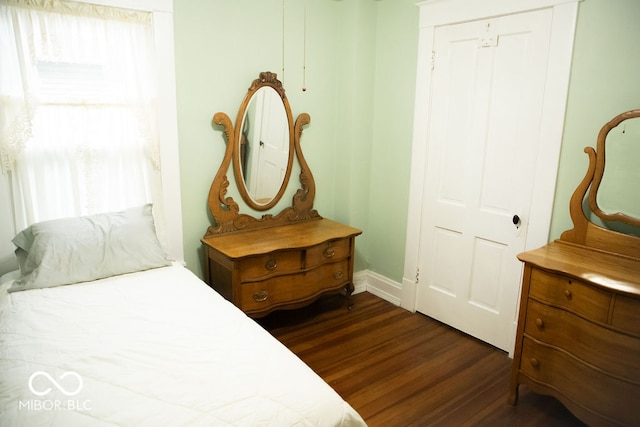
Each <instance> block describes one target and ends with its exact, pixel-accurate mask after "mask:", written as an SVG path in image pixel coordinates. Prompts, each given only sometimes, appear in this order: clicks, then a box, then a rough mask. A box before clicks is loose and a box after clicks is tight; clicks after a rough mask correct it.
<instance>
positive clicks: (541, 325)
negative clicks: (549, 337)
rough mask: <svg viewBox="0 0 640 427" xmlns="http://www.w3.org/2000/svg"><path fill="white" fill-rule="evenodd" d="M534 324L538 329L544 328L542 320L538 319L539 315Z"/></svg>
mask: <svg viewBox="0 0 640 427" xmlns="http://www.w3.org/2000/svg"><path fill="white" fill-rule="evenodd" d="M536 326H537V327H538V329H542V328H544V320H542V319H540V318H539V317H538V318H537V319H536Z"/></svg>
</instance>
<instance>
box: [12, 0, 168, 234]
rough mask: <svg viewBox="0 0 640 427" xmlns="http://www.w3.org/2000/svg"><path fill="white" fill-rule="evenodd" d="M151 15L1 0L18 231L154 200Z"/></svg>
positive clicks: (47, 0)
mask: <svg viewBox="0 0 640 427" xmlns="http://www.w3.org/2000/svg"><path fill="white" fill-rule="evenodd" d="M155 88H156V81H155V75H154V53H153V26H152V18H151V14H148V13H143V12H133V11H126V10H121V9H115V8H109V7H105V6H96V5H90V4H85V3H75V2H67V1H57V0H0V111H1V112H0V132H1V133H0V160H1V161H2V169H3V172H5V173H8V174H9V177H10V180H11V187H12V192H13V194H12V196H13V200H14V211H15V222H16V224H15V225H16V230H18V231H19V230H21V229H22V228H24V227H26V226H28V225H29V224H32V223H34V222H37V221H42V220H46V219H53V218H60V217H66V216H76V215H86V214H92V213H97V212H105V211H113V210H121V209H125V208H127V207H130V206H134V205H139V204H143V203H147V202H152V201H153V200H154V199H156V200H158V199H160V198H159V197H154V195H159V194H160V191H161V188H160V174H159V166H160V165H159V149H158V136H157V130H156V129H157V127H156V126H157V123H156V120H155V119H156V105H155V103H156V92H155Z"/></svg>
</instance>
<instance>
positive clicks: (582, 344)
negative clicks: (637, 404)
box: [524, 300, 640, 384]
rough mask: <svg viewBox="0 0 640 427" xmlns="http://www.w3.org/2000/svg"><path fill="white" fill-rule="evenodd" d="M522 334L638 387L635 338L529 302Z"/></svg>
mask: <svg viewBox="0 0 640 427" xmlns="http://www.w3.org/2000/svg"><path fill="white" fill-rule="evenodd" d="M524 332H525V334H526V335H528V336H530V337H533V338H535V339H537V340H539V341H542V342H544V343H546V344H550V345H553V346H556V347H559V348H562V349H565V350H566V351H567V352H569V353H571V354H573V355H574V356H576V357H577V358H579V359H581V360H583V361H585V362H587V363H590V364H591V365H594V366H598V367H599V368H601V369H603V370H604V371H606V372H609V373H611V374H613V375H618V376H621V377H624V378H628V379H631V380H632V381H635V382H636V383H638V384H640V363H639V360H638V354H640V339H639V338H635V337H632V336H629V335H626V334H622V333H619V332H616V331H614V330H611V329H609V328H606V327H602V326H599V325H596V324H593V323H591V322H589V321H587V320H585V319H583V318H581V317H578V316H576V315H574V314H572V313H570V312H568V311H564V310H561V309H558V308H554V307H550V306H547V305H544V304H541V303H539V302H536V301H533V300H529V305H528V306H527V315H526V319H525V331H524Z"/></svg>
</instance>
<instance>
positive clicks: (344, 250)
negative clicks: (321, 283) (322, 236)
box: [305, 239, 351, 268]
mask: <svg viewBox="0 0 640 427" xmlns="http://www.w3.org/2000/svg"><path fill="white" fill-rule="evenodd" d="M350 254H351V239H339V240H330V241H328V242H324V243H322V244H320V245H317V246H313V247H311V248H309V249H307V258H306V261H305V264H306V265H305V266H306V267H307V268H313V267H316V266H318V265H321V264H324V263H326V262H331V261H336V260H340V259H343V258H346V257H348V256H349V255H350Z"/></svg>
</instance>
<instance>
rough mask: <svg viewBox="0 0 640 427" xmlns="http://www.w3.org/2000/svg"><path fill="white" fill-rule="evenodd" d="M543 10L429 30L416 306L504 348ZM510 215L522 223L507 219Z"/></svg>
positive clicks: (538, 82)
mask: <svg viewBox="0 0 640 427" xmlns="http://www.w3.org/2000/svg"><path fill="white" fill-rule="evenodd" d="M551 16H552V15H551V12H550V11H549V10H541V11H536V12H528V13H521V14H516V15H510V16H503V17H498V18H492V19H489V20H481V21H474V22H467V23H464V24H456V25H448V26H443V27H438V28H436V32H435V38H434V46H435V62H434V70H433V71H432V73H433V74H432V78H431V82H432V98H431V103H432V104H431V108H430V111H431V116H430V123H429V135H428V143H427V147H428V148H427V149H428V152H427V169H426V171H425V184H424V189H425V193H424V197H423V200H424V202H423V209H422V212H423V218H422V224H423V225H424V226H423V228H422V234H421V246H420V247H421V249H420V254H419V267H420V271H422V272H423V273H422V274H421V279H420V282H419V284H418V290H417V292H418V294H417V310H418V311H421V312H423V313H425V314H427V315H429V316H431V317H434V318H436V319H438V320H441V321H443V322H445V323H447V324H450V325H451V326H454V327H456V328H458V329H460V330H462V331H464V332H467V333H469V334H471V335H474V336H476V337H478V338H480V339H482V340H484V341H487V342H489V343H491V344H493V345H495V346H497V347H499V348H502V349H505V350H509V346H510V345H511V344H512V339H513V338H512V337H513V327H514V321H515V315H516V308H517V299H518V294H519V287H520V276H521V271H522V268H521V265H520V262H519V261H518V260H517V258H516V255H517V254H518V253H519V252H521V251H522V250H524V244H525V238H526V229H527V218H528V213H529V209H530V200H531V196H532V189H533V177H534V173H535V165H536V153H537V148H538V144H539V136H540V131H539V126H540V120H541V117H542V108H543V95H542V94H543V93H544V85H545V77H546V62H547V55H548V46H549V35H550V28H551ZM514 215H518V216H519V217H520V218H521V223H519V224H517V225H514V223H513V221H512V219H513V216H514Z"/></svg>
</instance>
